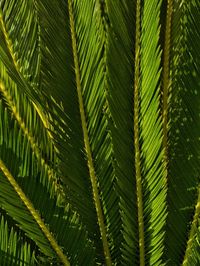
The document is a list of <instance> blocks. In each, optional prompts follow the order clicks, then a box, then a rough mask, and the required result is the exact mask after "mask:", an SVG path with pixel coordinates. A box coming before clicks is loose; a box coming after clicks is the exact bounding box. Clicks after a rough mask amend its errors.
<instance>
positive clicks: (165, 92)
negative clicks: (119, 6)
mask: <svg viewBox="0 0 200 266" xmlns="http://www.w3.org/2000/svg"><path fill="white" fill-rule="evenodd" d="M172 11H173V0H168V3H167V17H166V28H165V44H164V61H163V96H162V99H163V103H162V104H163V106H162V115H163V146H164V157H165V161H166V163H168V96H169V87H170V77H169V76H170V73H169V72H170V71H169V67H170V44H171V21H172Z"/></svg>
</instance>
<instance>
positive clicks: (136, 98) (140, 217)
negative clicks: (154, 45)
mask: <svg viewBox="0 0 200 266" xmlns="http://www.w3.org/2000/svg"><path fill="white" fill-rule="evenodd" d="M140 13H141V1H140V0H137V4H136V40H135V82H134V141H135V171H136V186H137V204H138V227H139V251H140V266H144V265H145V244H144V220H143V193H142V176H141V169H140V144H139V87H140V37H141V29H140V28H141V25H140V24H141V21H140V20H141V18H140V16H141V14H140Z"/></svg>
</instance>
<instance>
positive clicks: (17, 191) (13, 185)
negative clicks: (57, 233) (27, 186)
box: [0, 159, 70, 266]
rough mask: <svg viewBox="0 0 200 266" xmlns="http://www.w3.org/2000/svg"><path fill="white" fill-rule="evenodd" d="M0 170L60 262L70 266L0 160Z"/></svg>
mask: <svg viewBox="0 0 200 266" xmlns="http://www.w3.org/2000/svg"><path fill="white" fill-rule="evenodd" d="M0 169H1V171H2V172H3V173H4V175H5V176H6V178H7V179H8V181H9V182H10V184H11V185H12V187H13V188H14V190H15V191H16V193H17V195H18V196H19V197H20V199H21V200H22V201H23V203H24V205H25V206H26V207H27V209H28V210H29V212H30V213H31V215H32V216H33V218H34V220H35V221H36V223H37V224H38V226H39V227H40V228H41V230H42V232H43V233H44V235H45V236H46V238H47V239H48V241H49V243H50V244H51V246H52V248H53V250H54V251H55V252H56V254H57V255H58V257H59V259H60V261H61V262H62V263H63V264H64V265H65V266H70V263H69V261H68V259H67V257H66V256H65V255H64V253H63V251H62V249H61V248H60V246H59V245H58V243H57V242H56V240H55V238H54V237H53V236H52V234H51V233H50V231H49V230H48V228H47V227H46V225H45V224H44V222H43V220H42V218H41V217H40V215H39V214H38V212H37V211H36V210H35V208H34V206H33V205H32V203H31V202H30V201H29V199H28V198H27V197H26V195H25V194H24V192H23V191H22V189H21V187H20V186H19V185H18V183H17V182H16V181H15V179H14V177H13V176H12V174H11V173H10V172H9V170H8V169H7V167H6V166H5V164H4V163H3V161H2V160H1V159H0Z"/></svg>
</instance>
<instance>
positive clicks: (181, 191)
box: [166, 1, 200, 265]
mask: <svg viewBox="0 0 200 266" xmlns="http://www.w3.org/2000/svg"><path fill="white" fill-rule="evenodd" d="M197 2H198V1H191V2H185V1H184V2H183V1H177V2H176V3H175V8H174V10H175V11H174V12H175V13H174V14H173V16H174V17H175V18H174V20H172V43H171V46H172V49H171V73H170V78H171V81H172V84H171V89H170V95H169V97H170V102H169V125H170V129H169V140H168V143H169V198H168V201H169V204H168V205H169V207H168V209H169V215H168V222H167V242H166V246H167V248H166V257H167V258H168V259H169V265H170V263H175V264H179V263H181V262H182V261H183V256H184V253H185V249H187V247H186V246H187V244H186V243H187V240H188V238H189V235H190V227H191V226H192V224H193V223H191V222H192V217H195V216H194V210H195V205H196V204H198V203H196V201H197V198H198V193H199V192H198V183H199V172H200V168H199V132H200V131H199V123H200V120H199V111H200V110H199V104H200V101H199V99H200V98H199V80H198V77H197V76H198V74H197V73H198V72H199V63H200V61H199V55H198V52H197V51H198V47H199V42H195V43H194V41H193V40H194V35H195V36H196V39H198V40H200V38H199V31H198V29H199V26H198V23H199V11H198V10H199V8H198V5H199V3H197ZM176 13H177V17H180V19H179V20H177V19H176ZM196 218H197V217H196Z"/></svg>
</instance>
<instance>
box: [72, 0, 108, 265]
mask: <svg viewBox="0 0 200 266" xmlns="http://www.w3.org/2000/svg"><path fill="white" fill-rule="evenodd" d="M68 11H69V19H70V29H71V39H72V50H73V59H74V66H75V75H76V87H77V94H78V102H79V111H80V117H81V125H82V131H83V138H84V144H85V150H86V155H87V161H88V168H89V174H90V181H91V184H92V192H93V198H94V203H95V208H96V213H97V220H98V224H99V229H100V233H101V238H102V243H103V249H104V255H105V262H106V265H107V266H111V265H112V261H111V255H110V250H109V245H108V239H107V233H106V226H105V224H104V215H103V211H102V207H101V200H100V195H99V191H98V184H97V177H96V173H95V167H94V163H93V158H92V151H91V147H90V141H89V134H88V129H87V122H86V115H85V109H84V103H83V97H82V86H81V74H80V67H79V60H78V49H77V40H76V32H75V22H74V15H73V7H72V1H71V0H68Z"/></svg>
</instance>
